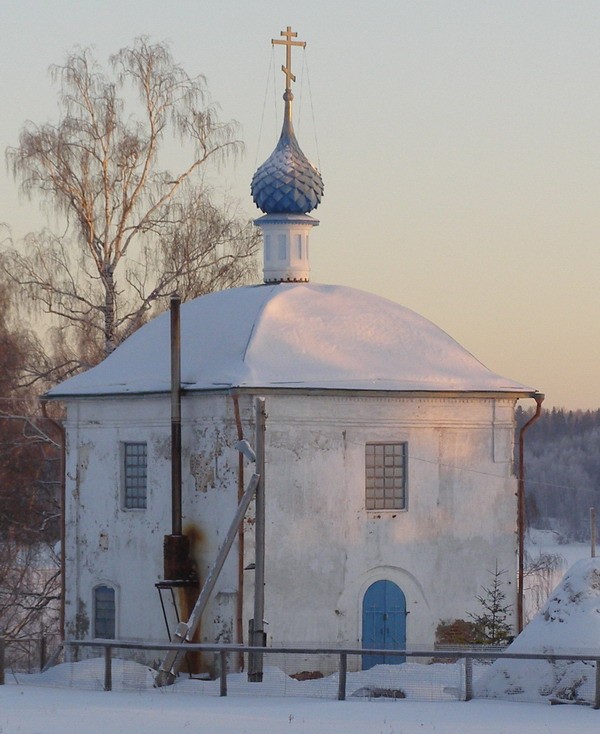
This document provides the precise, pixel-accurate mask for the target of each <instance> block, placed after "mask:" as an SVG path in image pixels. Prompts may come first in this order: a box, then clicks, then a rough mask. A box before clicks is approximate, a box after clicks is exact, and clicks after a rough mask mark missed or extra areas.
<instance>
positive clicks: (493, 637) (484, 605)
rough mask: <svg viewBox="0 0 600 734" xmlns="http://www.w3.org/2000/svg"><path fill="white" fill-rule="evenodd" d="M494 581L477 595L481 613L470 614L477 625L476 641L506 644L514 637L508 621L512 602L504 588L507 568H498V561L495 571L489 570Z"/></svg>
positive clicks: (486, 643) (489, 643)
mask: <svg viewBox="0 0 600 734" xmlns="http://www.w3.org/2000/svg"><path fill="white" fill-rule="evenodd" d="M489 573H490V574H491V576H492V582H491V584H490V585H489V586H488V587H485V586H483V587H482V589H483V593H482V594H480V595H478V596H477V597H476V599H477V601H478V602H479V604H480V605H481V610H480V613H479V614H470V613H469V617H470V618H471V619H472V620H473V622H474V625H475V638H476V642H477V643H478V644H480V645H504V644H506V643H508V642H510V640H511V639H512V627H511V625H510V624H509V623H508V621H507V620H508V615H509V611H510V609H511V608H512V604H507V603H506V594H505V593H504V590H503V588H502V575H503V574H505V573H506V570H498V563H497V562H496V567H495V570H494V571H490V572H489Z"/></svg>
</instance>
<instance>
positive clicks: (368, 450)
mask: <svg viewBox="0 0 600 734" xmlns="http://www.w3.org/2000/svg"><path fill="white" fill-rule="evenodd" d="M406 456H407V444H406V443H368V444H366V446H365V503H366V508H367V510H405V509H406V475H407V471H406Z"/></svg>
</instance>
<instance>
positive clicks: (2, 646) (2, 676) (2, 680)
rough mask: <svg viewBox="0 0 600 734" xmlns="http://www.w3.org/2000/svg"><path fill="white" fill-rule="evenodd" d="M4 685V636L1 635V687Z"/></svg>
mask: <svg viewBox="0 0 600 734" xmlns="http://www.w3.org/2000/svg"><path fill="white" fill-rule="evenodd" d="M3 685H4V636H3V635H0V686H3Z"/></svg>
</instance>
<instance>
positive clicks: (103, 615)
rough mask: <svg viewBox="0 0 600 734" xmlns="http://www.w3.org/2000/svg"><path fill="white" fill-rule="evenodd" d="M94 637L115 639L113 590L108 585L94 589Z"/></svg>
mask: <svg viewBox="0 0 600 734" xmlns="http://www.w3.org/2000/svg"><path fill="white" fill-rule="evenodd" d="M94 637H98V638H100V639H103V640H114V639H115V590H114V589H111V587H110V586H96V588H95V589H94Z"/></svg>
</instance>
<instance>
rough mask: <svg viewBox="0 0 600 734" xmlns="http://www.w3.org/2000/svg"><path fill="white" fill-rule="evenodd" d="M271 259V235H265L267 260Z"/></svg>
mask: <svg viewBox="0 0 600 734" xmlns="http://www.w3.org/2000/svg"><path fill="white" fill-rule="evenodd" d="M270 259H271V235H270V234H267V235H265V260H270Z"/></svg>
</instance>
